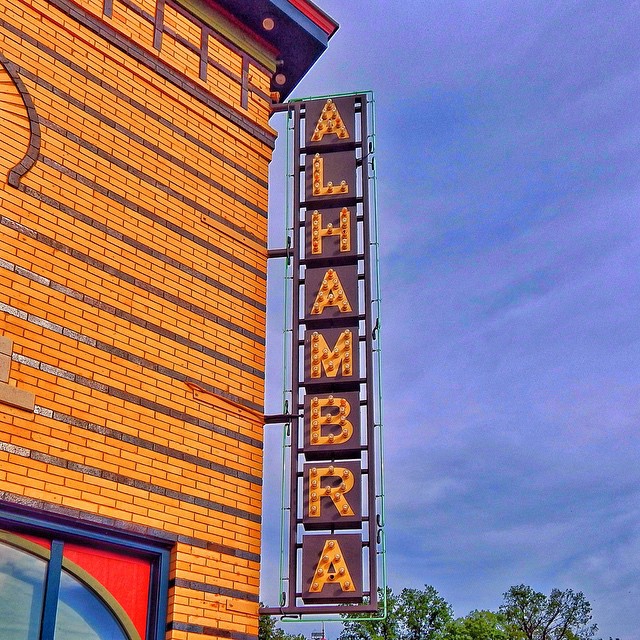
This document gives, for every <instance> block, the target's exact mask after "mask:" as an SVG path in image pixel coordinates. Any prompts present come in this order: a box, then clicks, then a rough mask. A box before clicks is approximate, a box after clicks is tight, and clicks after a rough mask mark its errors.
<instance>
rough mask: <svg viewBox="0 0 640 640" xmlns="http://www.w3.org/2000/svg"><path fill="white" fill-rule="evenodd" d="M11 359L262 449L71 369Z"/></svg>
mask: <svg viewBox="0 0 640 640" xmlns="http://www.w3.org/2000/svg"><path fill="white" fill-rule="evenodd" d="M12 359H13V361H14V362H18V363H20V364H22V365H24V366H26V367H30V368H32V369H36V370H37V371H44V372H45V373H49V374H50V375H52V376H56V377H58V378H62V379H63V380H68V381H69V382H74V383H76V384H77V385H79V386H82V387H86V388H88V389H93V390H95V391H98V392H100V393H106V394H107V395H109V396H111V397H112V398H119V399H120V400H124V401H125V402H130V403H131V404H134V405H137V406H141V407H144V408H145V409H149V410H150V411H155V412H157V413H161V414H162V415H165V416H170V417H171V418H175V419H176V420H181V421H182V422H186V423H187V424H192V425H194V426H196V427H200V428H201V429H206V430H207V431H212V432H213V433H217V434H219V435H223V436H225V437H227V438H231V439H232V440H237V441H238V442H243V443H244V444H247V445H249V446H251V447H255V448H256V449H260V450H261V449H262V446H263V444H262V441H260V440H258V439H256V438H252V437H250V436H245V435H242V434H241V433H237V432H235V431H230V430H228V429H226V427H219V426H217V425H215V424H214V423H213V422H210V421H208V420H203V419H201V418H196V417H195V416H192V415H190V414H188V413H186V412H184V411H179V410H178V409H174V408H172V407H167V406H166V405H163V404H160V403H158V402H153V401H151V400H149V399H147V398H143V397H141V396H136V395H134V394H132V393H129V392H128V391H123V390H122V389H117V388H115V387H112V386H109V385H106V384H103V383H101V382H94V381H93V380H91V379H89V378H85V377H84V376H78V375H76V374H75V373H72V372H71V371H67V370H65V369H61V368H60V367H54V366H52V365H50V364H47V363H46V362H41V361H40V360H36V359H35V358H27V357H26V356H23V355H20V354H17V353H14V354H13V356H12Z"/></svg>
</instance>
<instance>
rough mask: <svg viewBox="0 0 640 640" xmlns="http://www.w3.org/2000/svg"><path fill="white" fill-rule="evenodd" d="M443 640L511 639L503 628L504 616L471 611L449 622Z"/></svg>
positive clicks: (491, 612)
mask: <svg viewBox="0 0 640 640" xmlns="http://www.w3.org/2000/svg"><path fill="white" fill-rule="evenodd" d="M442 638H443V640H513V639H512V638H511V637H510V636H509V634H508V633H507V631H506V629H505V621H504V618H503V617H502V616H501V615H500V614H498V613H494V612H493V611H472V612H471V613H470V614H469V615H467V616H465V617H464V618H458V619H457V620H454V621H453V622H451V623H450V624H449V625H448V626H447V628H446V630H445V632H444V635H443V637H442Z"/></svg>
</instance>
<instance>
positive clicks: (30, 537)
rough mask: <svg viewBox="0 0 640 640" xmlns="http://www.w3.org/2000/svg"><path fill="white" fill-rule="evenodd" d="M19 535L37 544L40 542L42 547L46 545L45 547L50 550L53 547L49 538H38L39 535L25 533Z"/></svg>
mask: <svg viewBox="0 0 640 640" xmlns="http://www.w3.org/2000/svg"><path fill="white" fill-rule="evenodd" d="M19 535H20V537H21V538H24V539H25V540H29V542H35V543H36V544H39V545H40V546H41V547H44V548H45V549H48V550H50V549H51V542H50V541H49V540H45V539H44V538H38V537H37V536H29V535H24V534H23V533H21V534H19Z"/></svg>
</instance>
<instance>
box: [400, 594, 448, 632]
mask: <svg viewBox="0 0 640 640" xmlns="http://www.w3.org/2000/svg"><path fill="white" fill-rule="evenodd" d="M400 617H401V620H402V635H401V637H402V640H436V639H437V638H440V637H441V633H442V631H444V629H445V628H446V626H447V624H449V623H450V622H451V620H452V618H453V615H452V609H451V605H449V604H448V603H447V601H446V600H445V599H444V598H442V597H441V596H440V595H439V594H438V592H437V591H436V590H435V589H434V588H433V587H431V586H428V585H425V587H424V589H423V590H422V591H420V590H418V589H403V590H402V593H401V594H400Z"/></svg>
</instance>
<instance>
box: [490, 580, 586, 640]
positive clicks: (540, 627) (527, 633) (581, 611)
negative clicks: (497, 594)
mask: <svg viewBox="0 0 640 640" xmlns="http://www.w3.org/2000/svg"><path fill="white" fill-rule="evenodd" d="M500 613H501V614H502V615H503V616H504V618H505V621H506V623H507V625H508V629H509V630H510V632H511V634H512V635H513V636H514V637H516V638H524V639H525V640H589V639H590V638H593V635H594V634H595V632H596V631H597V628H598V627H597V625H595V624H593V625H590V624H589V622H590V621H591V605H590V604H589V602H588V601H587V600H586V598H585V597H584V594H583V593H582V592H581V591H579V592H578V593H575V592H574V591H573V590H571V589H567V590H566V591H560V589H552V591H551V594H550V595H549V596H545V595H544V594H543V593H540V592H538V591H534V590H533V589H532V588H531V587H528V586H526V585H524V584H521V585H518V586H514V587H511V588H510V589H509V591H507V592H506V593H505V594H504V603H503V604H502V605H501V606H500Z"/></svg>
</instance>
